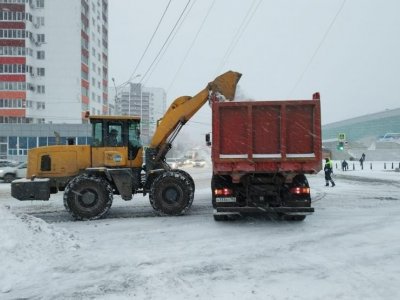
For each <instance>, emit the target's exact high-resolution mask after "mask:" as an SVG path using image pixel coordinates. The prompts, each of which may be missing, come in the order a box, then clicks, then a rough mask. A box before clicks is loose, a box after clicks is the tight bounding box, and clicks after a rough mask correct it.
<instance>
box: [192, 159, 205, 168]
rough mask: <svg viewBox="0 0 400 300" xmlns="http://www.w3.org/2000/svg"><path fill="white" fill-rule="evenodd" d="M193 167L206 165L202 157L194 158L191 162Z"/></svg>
mask: <svg viewBox="0 0 400 300" xmlns="http://www.w3.org/2000/svg"><path fill="white" fill-rule="evenodd" d="M192 165H193V167H200V168H202V167H204V166H205V165H206V161H205V160H204V159H195V160H194V161H193V163H192Z"/></svg>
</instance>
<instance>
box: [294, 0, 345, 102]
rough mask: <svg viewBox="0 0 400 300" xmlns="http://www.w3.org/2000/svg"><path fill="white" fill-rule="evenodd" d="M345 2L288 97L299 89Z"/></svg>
mask: <svg viewBox="0 0 400 300" xmlns="http://www.w3.org/2000/svg"><path fill="white" fill-rule="evenodd" d="M345 3H346V0H343V2H342V5H341V6H340V7H339V9H338V11H337V12H336V15H335V17H334V18H333V20H332V21H331V23H330V24H329V27H328V29H327V30H326V32H325V34H324V35H323V37H322V39H321V41H320V42H319V44H318V46H317V48H316V49H315V51H314V53H313V55H312V56H311V58H310V60H309V61H308V64H307V65H306V67H305V68H304V70H303V72H302V73H301V74H300V77H299V78H298V79H297V81H296V83H295V85H294V86H293V88H292V90H291V91H290V93H289V96H288V98H290V97H291V96H292V94H293V92H294V91H295V90H296V89H297V87H298V85H299V84H300V82H301V81H302V80H303V77H304V75H305V74H306V72H307V71H308V68H309V67H310V65H311V63H312V62H313V60H314V58H315V56H317V53H318V51H319V49H320V48H321V46H322V44H323V43H324V42H325V39H326V37H327V36H328V34H329V32H330V31H331V29H332V27H333V24H335V22H336V19H337V17H338V16H339V14H340V13H341V11H342V10H343V7H344V5H345Z"/></svg>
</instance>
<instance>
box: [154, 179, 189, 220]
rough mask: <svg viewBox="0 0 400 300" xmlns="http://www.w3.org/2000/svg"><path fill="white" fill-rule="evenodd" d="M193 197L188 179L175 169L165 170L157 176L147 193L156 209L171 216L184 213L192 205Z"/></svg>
mask: <svg viewBox="0 0 400 300" xmlns="http://www.w3.org/2000/svg"><path fill="white" fill-rule="evenodd" d="M193 197H194V192H193V188H192V183H191V182H190V179H189V178H187V177H186V176H184V175H183V174H182V173H181V172H176V171H167V172H164V173H162V174H161V175H160V176H158V177H157V178H156V179H155V180H154V182H153V184H152V186H151V190H150V195H149V198H150V202H153V203H152V206H153V208H154V209H155V210H156V211H158V212H161V213H163V214H167V215H173V216H178V215H182V214H184V213H185V212H186V211H187V210H188V209H189V208H190V206H192V203H193Z"/></svg>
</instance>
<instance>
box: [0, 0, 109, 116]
mask: <svg viewBox="0 0 400 300" xmlns="http://www.w3.org/2000/svg"><path fill="white" fill-rule="evenodd" d="M86 111H90V113H91V114H108V112H109V102H108V0H73V1H65V0H0V123H53V124H58V123H64V124H81V123H86V122H87V120H86V119H84V118H83V116H84V113H85V112H86Z"/></svg>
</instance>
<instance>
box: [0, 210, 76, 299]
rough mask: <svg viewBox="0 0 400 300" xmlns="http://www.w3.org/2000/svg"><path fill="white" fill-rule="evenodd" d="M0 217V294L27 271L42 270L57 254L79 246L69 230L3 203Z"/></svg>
mask: <svg viewBox="0 0 400 300" xmlns="http://www.w3.org/2000/svg"><path fill="white" fill-rule="evenodd" d="M0 220H1V226H0V257H1V263H0V293H8V292H10V291H11V290H13V287H14V286H17V285H18V284H19V281H20V280H21V278H26V275H28V274H29V273H31V274H37V273H38V271H44V272H45V271H46V270H47V269H48V268H49V267H50V266H51V265H52V264H54V261H56V260H57V253H65V252H68V251H71V250H73V249H76V248H79V244H78V243H77V241H76V239H75V237H74V236H73V235H72V234H71V233H68V232H67V231H65V230H61V229H56V228H54V227H53V226H52V225H50V224H47V223H46V222H45V221H43V220H41V219H38V218H35V217H33V216H30V215H26V214H21V215H15V214H13V213H12V212H11V211H10V210H9V208H8V207H6V206H3V205H0ZM22 274H23V275H24V276H21V275H22ZM28 278H29V276H28Z"/></svg>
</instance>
